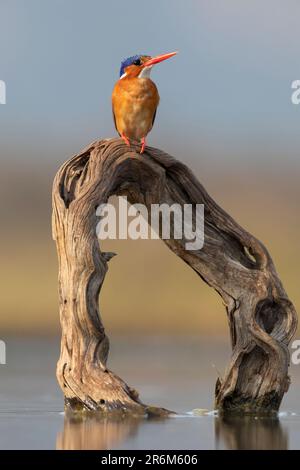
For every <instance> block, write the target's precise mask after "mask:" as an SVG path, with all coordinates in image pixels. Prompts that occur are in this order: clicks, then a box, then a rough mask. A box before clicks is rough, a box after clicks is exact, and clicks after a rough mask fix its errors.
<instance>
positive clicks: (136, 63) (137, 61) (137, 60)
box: [133, 59, 141, 65]
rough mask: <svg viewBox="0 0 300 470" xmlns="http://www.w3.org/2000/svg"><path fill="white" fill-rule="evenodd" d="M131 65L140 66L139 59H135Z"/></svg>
mask: <svg viewBox="0 0 300 470" xmlns="http://www.w3.org/2000/svg"><path fill="white" fill-rule="evenodd" d="M133 65H141V59H136V60H135V61H134V62H133Z"/></svg>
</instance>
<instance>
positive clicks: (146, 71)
mask: <svg viewBox="0 0 300 470" xmlns="http://www.w3.org/2000/svg"><path fill="white" fill-rule="evenodd" d="M151 69H152V65H150V66H149V67H144V68H143V69H142V70H141V72H140V74H139V78H150V73H151Z"/></svg>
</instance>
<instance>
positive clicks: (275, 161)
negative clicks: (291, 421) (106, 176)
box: [0, 0, 300, 338]
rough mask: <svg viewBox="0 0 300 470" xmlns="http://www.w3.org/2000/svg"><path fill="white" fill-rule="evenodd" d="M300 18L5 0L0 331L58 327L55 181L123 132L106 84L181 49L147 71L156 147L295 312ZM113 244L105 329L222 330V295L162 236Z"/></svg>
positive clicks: (176, 5)
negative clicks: (219, 212)
mask: <svg viewBox="0 0 300 470" xmlns="http://www.w3.org/2000/svg"><path fill="white" fill-rule="evenodd" d="M299 15H300V4H299V2H298V1H296V0H289V1H288V2H282V1H278V0H272V1H271V0H264V1H261V0H252V1H248V2H240V1H239V0H227V1H224V2H220V1H217V0H210V1H205V0H186V1H185V2H182V1H180V0H172V1H170V0H169V1H167V0H161V1H160V2H152V3H151V2H146V1H144V0H142V1H141V0H127V1H126V2H117V1H110V2H104V1H98V0H86V1H84V2H83V1H78V0H64V1H59V0H51V1H46V0H44V1H40V0H26V1H25V0H0V79H1V80H4V81H5V82H6V87H7V98H6V100H7V103H6V105H0V158H1V173H0V180H1V181H0V196H1V199H0V200H1V209H0V210H1V240H2V243H1V245H0V250H1V272H0V276H1V278H0V285H1V297H0V312H1V316H0V332H1V337H2V338H3V337H5V335H6V334H11V333H13V334H22V335H25V334H33V333H39V334H50V333H51V334H52V333H57V334H58V333H59V319H58V299H57V260H56V251H55V244H54V242H53V241H52V239H51V186H52V181H53V178H54V175H55V173H56V171H57V169H58V167H59V166H60V165H61V164H62V163H63V162H64V161H65V160H66V159H67V158H69V157H71V156H72V155H73V154H74V153H77V152H79V151H80V150H81V149H82V148H83V147H85V146H86V145H87V144H88V143H90V142H91V141H93V140H96V139H100V138H102V137H111V136H115V135H116V132H115V129H114V126H113V120H112V114H111V103H110V95H111V91H112V87H113V85H114V82H115V81H116V80H117V79H118V73H119V67H120V62H121V60H122V59H123V58H126V57H128V56H130V55H133V54H137V53H143V54H149V55H156V54H159V53H165V52H169V51H173V50H179V54H178V56H176V57H175V58H173V59H172V60H170V61H167V62H165V63H163V64H161V65H159V66H157V67H156V68H155V69H154V70H153V73H152V78H153V79H154V81H155V82H156V83H157V85H158V88H159V92H160V95H161V103H160V107H159V110H158V115H157V119H156V123H155V126H154V129H153V131H152V132H151V134H150V136H149V139H148V142H149V144H150V145H152V146H155V147H158V148H161V149H164V150H165V151H166V152H168V153H170V154H171V155H174V156H175V157H176V158H178V159H180V160H182V161H183V162H184V163H186V164H187V165H189V166H190V167H191V168H192V169H193V171H194V172H195V173H196V175H197V176H198V177H199V178H200V180H201V182H202V183H203V184H204V186H205V187H206V189H207V190H208V192H209V193H210V194H211V195H212V196H213V197H214V198H215V199H216V201H217V202H219V203H220V205H221V206H222V207H223V208H224V209H225V210H226V211H227V212H229V213H230V214H231V215H232V216H233V217H234V218H235V219H236V220H237V221H238V222H239V223H240V224H242V225H243V226H244V227H245V228H246V229H248V230H249V231H250V232H251V233H253V234H254V235H255V236H256V237H258V238H259V239H261V240H262V241H263V242H264V243H265V245H266V246H267V248H268V249H269V250H270V252H271V255H272V257H273V259H274V261H275V264H276V266H277V269H278V272H279V274H280V276H281V278H282V281H283V283H284V285H285V288H286V290H287V292H288V294H289V296H290V298H291V300H292V301H293V302H294V303H295V305H296V308H298V309H299V307H300V290H299V261H300V252H299V244H298V243H299V237H300V221H299V217H298V214H299V210H298V202H299V197H300V185H299V157H298V152H299V146H300V132H299V122H300V105H299V106H296V105H293V104H292V102H291V95H292V89H291V83H292V81H293V80H296V79H300V70H299V60H298V56H299V41H300V34H299ZM105 249H111V250H113V251H116V252H117V253H118V256H117V257H116V258H114V259H113V260H112V261H111V263H110V269H109V273H108V275H107V277H106V280H105V284H104V287H103V291H102V295H101V314H102V317H103V320H104V324H105V327H106V329H107V331H108V334H109V335H111V334H119V333H122V334H129V333H140V334H147V335H153V334H154V335H160V334H162V335H166V334H168V335H190V334H204V335H208V334H209V335H211V336H213V335H215V337H217V336H225V337H226V338H227V335H228V332H227V321H226V315H225V310H224V307H223V306H222V304H221V302H220V299H219V297H218V295H217V294H216V293H215V292H213V291H212V290H211V289H210V288H208V287H207V286H206V285H205V284H204V283H203V282H202V281H201V280H200V279H199V278H198V277H197V276H196V274H195V273H194V272H193V271H192V270H191V269H189V268H188V267H187V266H186V265H185V264H184V263H183V262H182V261H181V260H179V259H177V258H176V256H175V255H174V254H173V253H171V252H170V251H169V250H168V248H167V247H166V246H165V245H164V244H163V243H162V242H161V241H150V240H149V241H115V242H112V241H110V242H106V243H105ZM157 265H159V268H160V269H159V271H157Z"/></svg>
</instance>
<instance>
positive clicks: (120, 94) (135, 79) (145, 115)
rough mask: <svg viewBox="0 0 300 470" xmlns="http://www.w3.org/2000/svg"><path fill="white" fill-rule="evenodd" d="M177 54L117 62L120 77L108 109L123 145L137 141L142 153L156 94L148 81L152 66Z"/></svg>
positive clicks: (153, 85) (156, 91)
mask: <svg viewBox="0 0 300 470" xmlns="http://www.w3.org/2000/svg"><path fill="white" fill-rule="evenodd" d="M175 54H177V52H170V53H169V54H162V55H159V56H156V57H151V56H148V55H135V56H132V57H129V58H128V59H125V60H123V61H122V63H121V68H120V78H119V80H118V81H117V83H116V84H115V86H114V89H113V92H112V109H113V116H114V121H115V126H116V129H117V131H118V133H119V135H120V137H122V139H123V140H124V142H125V143H126V145H128V146H130V141H131V140H132V141H134V142H140V143H141V151H140V153H143V152H144V149H145V145H146V136H147V134H148V133H149V132H150V131H151V129H152V127H153V124H154V120H155V115H156V109H157V106H158V103H159V94H158V90H157V87H156V85H155V83H154V82H153V81H152V80H151V79H150V72H151V69H152V67H153V65H155V64H158V63H159V62H162V61H163V60H166V59H169V58H170V57H173V56H174V55H175Z"/></svg>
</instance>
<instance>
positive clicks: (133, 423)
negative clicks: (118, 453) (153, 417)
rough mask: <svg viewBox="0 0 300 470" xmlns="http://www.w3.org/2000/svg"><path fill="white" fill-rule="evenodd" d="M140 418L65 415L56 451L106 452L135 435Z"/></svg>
mask: <svg viewBox="0 0 300 470" xmlns="http://www.w3.org/2000/svg"><path fill="white" fill-rule="evenodd" d="M142 420H144V418H140V417H128V416H127V417H122V416H115V417H110V418H108V417H103V416H102V417H101V416H97V415H94V416H93V415H91V416H78V415H72V414H66V415H65V419H64V428H63V431H62V432H59V434H58V435H57V440H56V448H57V449H58V450H106V449H112V448H114V447H117V446H118V444H121V443H122V442H123V441H124V440H125V439H127V438H128V437H130V436H133V435H135V433H136V431H137V428H138V426H139V424H140V422H141V421H142Z"/></svg>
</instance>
